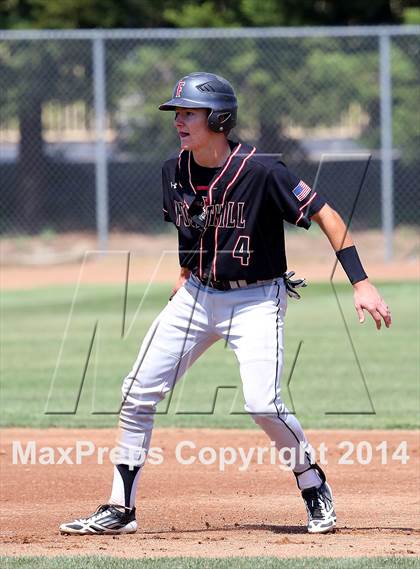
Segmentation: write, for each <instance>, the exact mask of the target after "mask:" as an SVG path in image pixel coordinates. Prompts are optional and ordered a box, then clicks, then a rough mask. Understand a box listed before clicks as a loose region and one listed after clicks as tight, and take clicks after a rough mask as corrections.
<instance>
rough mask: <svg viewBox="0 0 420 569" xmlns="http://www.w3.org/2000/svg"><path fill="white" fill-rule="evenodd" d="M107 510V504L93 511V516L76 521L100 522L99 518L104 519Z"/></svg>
mask: <svg viewBox="0 0 420 569" xmlns="http://www.w3.org/2000/svg"><path fill="white" fill-rule="evenodd" d="M107 509H108V504H104V505H102V506H99V507H98V509H97V510H95V512H93V514H91V515H90V516H88V517H87V518H80V520H78V521H81V522H82V521H87V520H89V521H91V522H97V521H98V520H100V519H101V518H103V517H104V515H105V514H106V510H107Z"/></svg>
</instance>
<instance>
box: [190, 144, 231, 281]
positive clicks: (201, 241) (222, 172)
mask: <svg viewBox="0 0 420 569" xmlns="http://www.w3.org/2000/svg"><path fill="white" fill-rule="evenodd" d="M241 147H242V144H238V146H237V147H236V148H235V150H234V151H233V152H232V153H231V154H230V156H229V158H228V159H227V161H226V164H225V165H224V167H223V169H222V171H221V172H220V174H219V175H218V176H217V178H216V179H215V180H213V182H212V183H211V184H210V186H209V191H208V200H209V205H210V204H211V203H212V201H213V188H214V187H215V185H216V184H217V182H218V181H219V180H220V178H221V177H222V176H223V174H224V173H225V172H226V170H227V169H228V168H229V165H230V163H231V162H232V159H233V158H234V156H236V154H237V153H238V152H239V150H240V148H241ZM190 156H191V155H190ZM188 164H189V162H188ZM190 183H191V174H190ZM216 231H217V229H216ZM202 264H203V238H202V237H201V239H200V254H199V265H198V275H199V277H200V278H201V277H202Z"/></svg>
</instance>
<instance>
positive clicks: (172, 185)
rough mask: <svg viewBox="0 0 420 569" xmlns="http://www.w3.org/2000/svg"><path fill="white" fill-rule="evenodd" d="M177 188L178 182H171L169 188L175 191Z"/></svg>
mask: <svg viewBox="0 0 420 569" xmlns="http://www.w3.org/2000/svg"><path fill="white" fill-rule="evenodd" d="M177 186H178V182H171V188H173V189H174V190H176V188H177Z"/></svg>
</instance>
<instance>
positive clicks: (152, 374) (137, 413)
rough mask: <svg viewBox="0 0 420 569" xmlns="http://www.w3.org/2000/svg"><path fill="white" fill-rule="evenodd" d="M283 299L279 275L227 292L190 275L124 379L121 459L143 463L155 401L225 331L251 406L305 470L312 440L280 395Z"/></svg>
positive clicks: (261, 423) (257, 418) (297, 469)
mask: <svg viewBox="0 0 420 569" xmlns="http://www.w3.org/2000/svg"><path fill="white" fill-rule="evenodd" d="M286 305H287V295H286V291H285V286H284V283H283V280H282V279H281V278H279V279H276V280H273V281H272V282H271V281H270V283H269V284H263V285H251V286H248V287H245V288H240V289H234V290H230V291H226V292H225V291H223V292H222V291H217V290H215V289H211V288H209V287H204V286H203V285H202V284H201V283H200V281H198V279H196V278H195V277H194V276H191V277H190V279H189V280H188V281H187V282H186V284H185V285H184V286H183V287H182V288H181V289H179V291H178V292H177V294H176V295H175V296H174V298H173V299H172V301H171V302H169V303H168V304H167V306H166V307H165V308H164V310H163V311H162V312H161V313H160V315H159V316H158V317H157V318H156V320H155V321H154V323H153V324H152V326H151V327H150V329H149V331H148V333H147V335H146V336H145V338H144V341H143V343H142V345H141V348H140V352H139V355H138V357H137V360H136V362H135V364H134V366H133V368H132V370H131V372H130V374H129V375H128V376H127V377H126V378H125V380H124V382H123V387H122V392H123V404H122V408H121V413H120V428H119V440H118V445H119V447H120V463H121V464H136V465H141V464H142V460H144V455H145V452H147V450H148V448H149V446H150V439H151V433H152V428H153V421H154V414H155V411H156V406H157V404H158V403H159V402H160V401H161V400H162V399H163V398H164V397H165V395H166V393H168V392H169V391H170V390H171V389H172V388H173V387H174V386H175V384H176V382H177V381H178V380H179V379H180V378H181V377H182V375H183V374H184V373H185V371H186V370H187V369H188V368H189V367H190V366H191V365H192V364H193V363H194V362H195V360H196V359H197V358H198V357H199V356H201V354H202V353H203V352H205V350H206V349H207V348H209V347H210V346H211V345H212V344H213V343H214V342H216V341H217V340H219V339H223V340H224V341H227V343H228V345H229V346H230V347H231V348H232V349H233V351H234V352H235V355H236V358H237V360H238V362H239V366H240V374H241V379H242V384H243V393H244V398H245V409H246V411H248V412H249V413H250V414H251V416H252V418H253V420H254V421H255V422H256V423H257V424H258V425H259V426H260V427H261V428H262V429H263V430H264V431H265V432H266V433H267V435H268V436H269V438H270V439H271V440H272V441H274V442H275V445H276V447H277V448H278V449H279V450H280V449H282V448H284V447H287V448H290V449H295V450H294V453H295V457H296V460H297V463H296V466H295V467H294V471H295V473H296V474H298V473H300V472H303V471H305V470H307V469H308V467H309V465H310V455H309V450H310V446H309V444H308V442H307V440H306V438H305V435H304V433H303V431H302V428H301V426H300V423H299V421H298V420H297V419H296V417H295V416H294V415H292V414H290V413H289V411H288V410H287V408H286V406H285V405H284V403H283V401H282V399H281V391H280V378H281V373H282V368H283V351H284V350H283V338H284V317H285V313H286ZM302 448H303V449H305V451H304V452H302V450H300V452H299V449H302ZM302 455H303V459H302V458H301V460H299V459H298V457H299V456H300V457H302Z"/></svg>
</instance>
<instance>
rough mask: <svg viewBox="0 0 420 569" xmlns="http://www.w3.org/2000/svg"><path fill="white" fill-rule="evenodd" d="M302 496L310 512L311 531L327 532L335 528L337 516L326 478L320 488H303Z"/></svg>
mask: <svg viewBox="0 0 420 569" xmlns="http://www.w3.org/2000/svg"><path fill="white" fill-rule="evenodd" d="M302 498H303V501H304V502H305V506H306V511H307V512H308V532H309V533H327V532H329V531H331V530H332V529H334V528H335V526H336V524H337V517H336V515H335V511H334V504H333V497H332V491H331V488H330V487H329V485H328V484H327V482H326V481H325V480H324V482H323V483H322V484H321V486H320V487H319V488H315V487H314V488H307V489H306V490H303V491H302Z"/></svg>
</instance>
